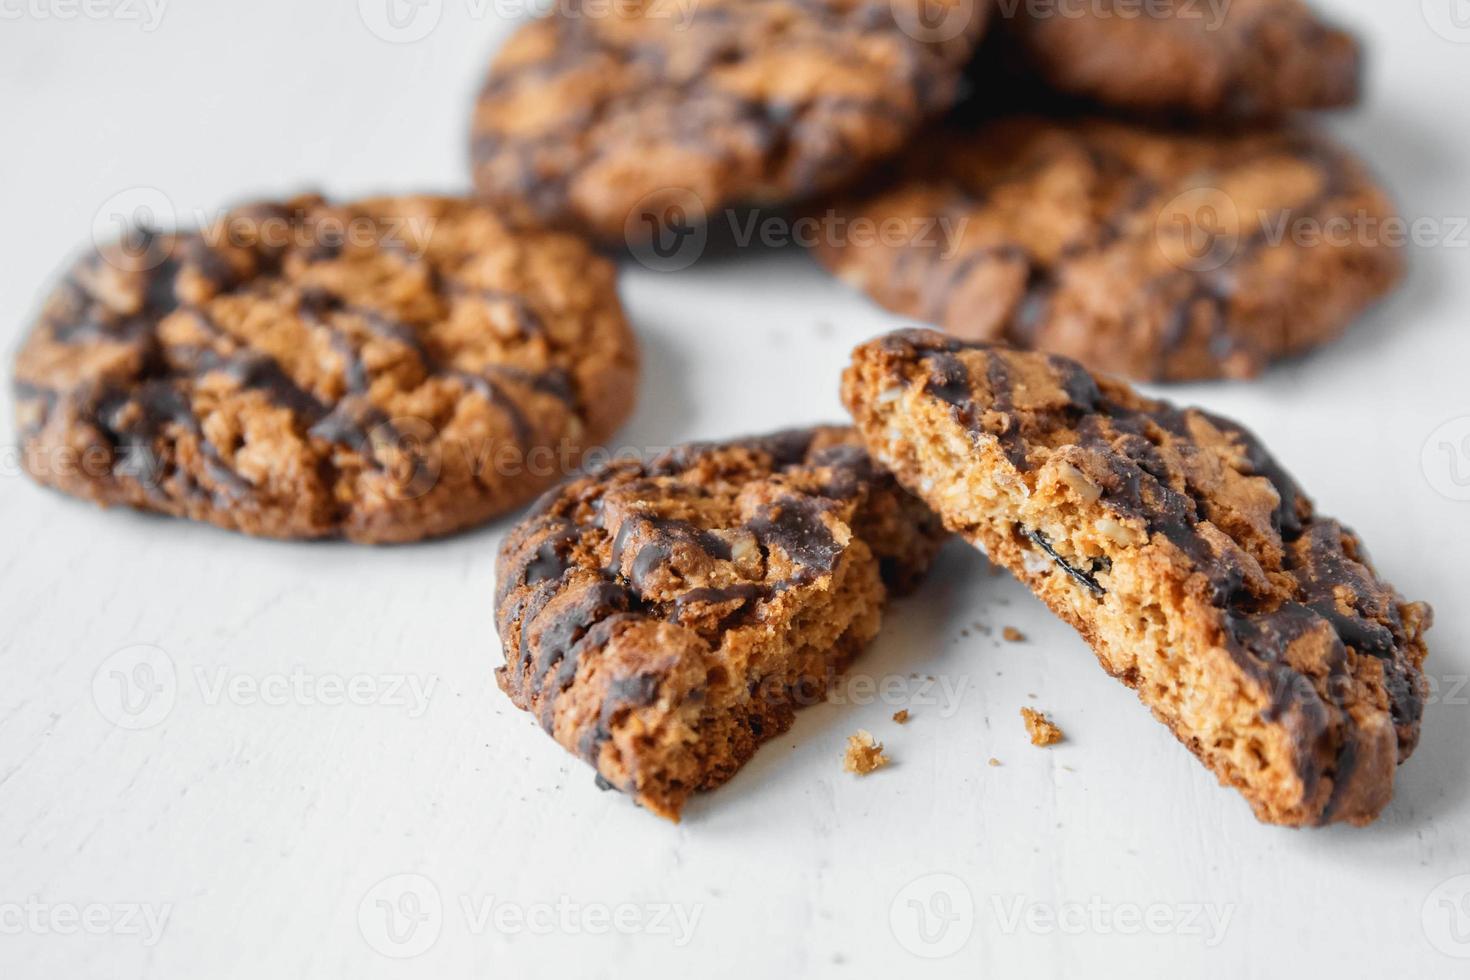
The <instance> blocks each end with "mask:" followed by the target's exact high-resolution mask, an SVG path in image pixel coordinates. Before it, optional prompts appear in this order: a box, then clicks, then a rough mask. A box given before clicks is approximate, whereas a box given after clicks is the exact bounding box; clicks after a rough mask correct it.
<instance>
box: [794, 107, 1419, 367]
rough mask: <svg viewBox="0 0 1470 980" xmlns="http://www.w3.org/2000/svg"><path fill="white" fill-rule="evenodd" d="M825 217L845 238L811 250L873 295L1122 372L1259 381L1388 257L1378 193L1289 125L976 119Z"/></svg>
mask: <svg viewBox="0 0 1470 980" xmlns="http://www.w3.org/2000/svg"><path fill="white" fill-rule="evenodd" d="M831 213H832V214H833V215H834V216H835V217H836V218H838V219H840V221H841V225H840V227H846V228H852V229H854V231H853V233H852V234H850V235H844V236H840V237H833V238H832V239H831V240H828V241H824V242H823V243H822V244H821V245H819V246H818V248H817V249H816V254H817V257H818V258H819V259H820V260H821V261H822V262H823V263H824V264H825V265H826V266H827V267H828V268H830V269H831V270H832V271H833V272H834V273H835V274H836V275H838V276H839V277H841V278H842V279H844V280H846V281H847V282H850V283H852V284H853V285H855V286H856V287H858V288H859V289H862V290H865V291H866V292H867V293H868V294H869V295H870V296H872V297H873V299H875V300H876V301H877V302H879V303H880V304H882V305H883V306H885V307H887V308H889V309H891V310H894V311H896V312H898V313H901V314H904V315H906V316H912V317H916V318H918V319H920V320H923V321H925V322H927V323H931V324H933V325H935V326H938V327H942V328H944V329H945V330H948V331H949V332H951V333H953V334H955V335H956V336H959V337H963V338H965V339H967V340H983V341H1003V342H1006V343H1009V344H1011V345H1013V346H1017V347H1023V348H1028V349H1039V350H1046V351H1050V352H1053V353H1059V354H1065V355H1067V356H1069V357H1074V358H1076V359H1078V360H1080V361H1082V362H1083V363H1084V364H1086V365H1087V366H1088V367H1091V368H1094V369H1096V370H1104V371H1111V372H1115V373H1118V374H1123V375H1127V376H1129V377H1133V378H1137V379H1140V380H1160V381H1172V380H1187V379H1201V378H1216V377H1229V378H1245V377H1250V376H1253V375H1255V374H1258V373H1259V372H1260V371H1261V370H1262V369H1263V368H1264V367H1265V366H1266V365H1267V364H1268V363H1270V362H1271V361H1273V360H1275V359H1278V358H1282V357H1287V356H1290V355H1293V354H1297V353H1300V352H1302V351H1305V350H1307V349H1309V348H1311V347H1314V346H1317V345H1319V344H1322V343H1324V342H1326V341H1329V340H1331V339H1333V338H1334V337H1336V336H1337V335H1338V334H1339V333H1341V332H1342V331H1343V330H1344V329H1345V328H1346V327H1347V325H1348V324H1349V323H1350V322H1351V321H1352V320H1353V319H1354V318H1355V317H1356V316H1358V314H1360V313H1361V312H1362V311H1363V310H1365V309H1366V308H1367V307H1368V306H1370V305H1371V304H1372V303H1373V302H1374V301H1376V300H1377V299H1379V298H1380V297H1382V296H1384V295H1385V294H1386V293H1388V292H1389V291H1390V290H1391V289H1392V288H1393V286H1394V285H1395V284H1396V283H1397V282H1398V280H1399V278H1400V276H1401V273H1402V265H1403V261H1402V257H1401V255H1400V252H1399V250H1398V249H1397V248H1395V247H1393V242H1392V240H1391V239H1385V237H1384V236H1383V235H1382V233H1381V232H1382V229H1383V227H1384V223H1385V222H1387V221H1388V220H1389V219H1391V218H1392V217H1393V215H1394V211H1393V206H1392V204H1391V202H1390V201H1389V200H1388V198H1387V196H1386V195H1385V194H1384V193H1383V192H1382V191H1381V190H1379V189H1378V187H1376V186H1375V185H1374V183H1373V182H1372V180H1371V179H1370V177H1369V176H1368V174H1367V173H1366V171H1365V170H1364V168H1363V166H1362V165H1361V164H1360V163H1359V162H1358V161H1356V160H1355V159H1353V158H1352V157H1351V156H1349V155H1348V154H1347V153H1346V152H1345V151H1343V150H1341V149H1339V148H1337V147H1335V146H1333V145H1332V144H1331V143H1329V142H1328V141H1327V140H1326V139H1324V138H1322V137H1321V136H1318V135H1316V134H1314V133H1312V132H1309V131H1307V130H1305V129H1296V128H1282V129H1270V130H1263V131H1256V132H1247V133H1239V134H1234V135H1232V134H1226V133H1218V132H1217V133H1200V132H1196V133H1190V132H1185V131H1180V130H1164V129H1156V128H1149V127H1145V126H1141V125H1134V124H1129V123H1121V122H1116V121H1110V120H1102V119H1060V118H1058V119H1047V118H1042V117H1036V116H1024V117H1008V118H1002V119H992V120H990V121H988V122H986V123H983V124H981V125H980V126H979V127H978V129H976V130H974V131H973V132H965V133H961V132H959V131H958V130H948V131H945V132H943V133H941V134H939V135H937V136H936V137H935V138H934V139H932V140H926V141H923V142H922V143H921V144H920V148H919V149H917V150H916V151H915V152H914V153H912V154H911V155H909V156H908V157H907V158H906V159H905V160H904V161H903V162H902V163H901V164H900V165H899V167H898V172H897V174H896V176H895V178H894V179H893V180H892V181H891V182H889V183H886V184H884V185H882V186H880V187H879V188H878V189H876V190H874V191H872V192H870V193H869V194H867V195H866V196H862V197H859V198H857V199H855V200H850V201H841V202H838V203H836V204H835V205H833V208H832V212H831ZM861 228H876V229H879V230H883V229H888V232H887V233H886V234H868V235H862V236H859V235H858V234H857V229H861Z"/></svg>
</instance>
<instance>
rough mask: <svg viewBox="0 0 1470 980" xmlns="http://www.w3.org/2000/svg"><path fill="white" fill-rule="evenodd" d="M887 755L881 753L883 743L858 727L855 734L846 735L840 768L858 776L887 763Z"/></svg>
mask: <svg viewBox="0 0 1470 980" xmlns="http://www.w3.org/2000/svg"><path fill="white" fill-rule="evenodd" d="M888 762H889V759H888V756H886V755H884V754H883V743H882V742H880V741H878V740H877V739H875V738H874V737H873V736H872V735H871V734H869V733H868V732H865V731H863V730H862V729H861V728H860V729H858V732H857V734H856V735H849V736H847V755H846V756H845V757H844V758H843V760H842V768H843V769H845V770H846V771H848V772H851V773H856V774H857V775H859V776H866V775H867V774H868V773H870V772H872V771H873V770H874V769H882V768H883V767H884V766H886V765H888Z"/></svg>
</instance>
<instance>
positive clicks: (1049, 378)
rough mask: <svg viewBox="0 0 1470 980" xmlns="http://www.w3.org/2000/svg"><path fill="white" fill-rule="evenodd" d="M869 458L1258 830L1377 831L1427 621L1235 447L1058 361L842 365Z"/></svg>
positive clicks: (1185, 412)
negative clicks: (1242, 805)
mask: <svg viewBox="0 0 1470 980" xmlns="http://www.w3.org/2000/svg"><path fill="white" fill-rule="evenodd" d="M843 397H844V400H845V402H846V403H847V405H848V407H849V409H850V410H851V411H852V413H853V415H854V417H855V418H856V419H857V423H858V427H859V430H860V431H861V432H862V433H863V436H864V440H865V442H866V443H867V445H868V447H869V449H870V451H871V452H872V453H873V454H874V458H876V459H877V460H879V461H880V462H881V463H883V464H884V465H886V466H888V467H889V468H890V469H891V470H892V471H893V472H894V474H895V475H896V476H897V477H898V479H899V481H900V482H901V483H902V484H903V485H904V486H906V487H909V488H910V489H911V490H913V491H915V492H916V493H917V494H918V495H919V496H921V497H922V498H923V499H924V500H925V501H926V502H928V503H929V504H930V505H931V506H932V507H933V508H934V510H935V511H936V512H937V513H938V514H939V515H940V517H941V518H942V519H943V520H944V522H945V525H946V526H947V527H948V528H949V529H950V530H952V531H954V532H956V533H958V534H960V535H961V536H963V537H964V538H965V539H967V540H969V541H970V542H971V543H973V544H975V545H977V546H978V547H980V548H981V549H982V550H983V551H985V552H986V553H987V554H988V555H989V556H990V558H991V559H992V560H993V561H995V562H997V563H999V564H1001V565H1003V566H1005V567H1006V568H1007V569H1009V570H1010V571H1011V572H1013V573H1014V574H1015V575H1016V576H1017V577H1018V578H1019V579H1021V581H1022V582H1024V583H1025V584H1026V585H1027V586H1029V587H1030V588H1031V589H1032V591H1034V592H1035V593H1036V594H1037V595H1038V596H1039V597H1040V598H1041V599H1042V600H1043V601H1045V602H1046V603H1047V605H1048V606H1049V607H1050V608H1051V609H1052V611H1053V612H1055V613H1056V614H1057V615H1059V616H1060V617H1061V618H1062V619H1064V620H1066V621H1067V622H1069V623H1070V624H1071V625H1072V626H1074V627H1075V628H1076V629H1077V630H1078V631H1079V632H1080V633H1081V634H1082V636H1083V637H1084V638H1085V639H1086V640H1087V641H1088V643H1089V644H1090V645H1091V646H1092V647H1093V650H1094V651H1095V652H1096V653H1097V656H1098V659H1099V660H1100V661H1101V663H1102V665H1103V666H1104V667H1105V668H1106V669H1107V670H1108V671H1109V672H1110V673H1111V674H1113V675H1114V676H1116V677H1118V678H1120V679H1121V680H1123V682H1124V683H1126V684H1127V685H1129V686H1130V687H1132V688H1134V689H1135V690H1136V691H1137V692H1138V695H1139V697H1140V699H1141V700H1142V701H1143V702H1144V703H1145V704H1147V705H1148V706H1149V707H1150V708H1151V709H1152V710H1153V712H1154V714H1155V716H1156V717H1157V718H1159V720H1160V721H1162V722H1164V724H1166V725H1168V726H1169V727H1170V728H1171V729H1172V730H1173V731H1174V733H1175V735H1177V736H1178V737H1179V739H1180V740H1181V741H1182V742H1183V743H1184V744H1185V745H1186V746H1188V747H1189V748H1190V750H1191V751H1193V752H1194V753H1195V754H1196V755H1197V756H1199V758H1200V759H1201V760H1202V761H1203V762H1204V763H1205V764H1206V765H1207V766H1209V767H1210V768H1211V769H1212V770H1213V771H1214V772H1215V774H1216V775H1217V776H1218V777H1219V778H1220V780H1221V782H1222V783H1224V784H1227V785H1231V786H1234V787H1235V788H1237V789H1238V790H1240V792H1241V793H1242V794H1243V795H1244V796H1245V797H1246V799H1247V800H1248V801H1249V802H1250V804H1251V806H1252V808H1253V809H1254V810H1255V813H1256V815H1257V817H1259V818H1260V819H1261V820H1263V821H1267V822H1271V823H1279V824H1287V825H1293V826H1306V825H1316V824H1325V823H1331V822H1334V821H1346V822H1350V823H1354V824H1363V823H1367V822H1369V821H1371V820H1373V819H1374V818H1375V817H1377V816H1378V814H1379V813H1380V812H1381V811H1382V809H1383V808H1384V806H1386V805H1387V803H1388V801H1389V799H1390V798H1391V796H1392V792H1393V780H1394V771H1395V768H1396V766H1397V765H1398V764H1399V763H1401V762H1403V761H1404V760H1405V759H1407V758H1408V757H1409V755H1410V753H1411V752H1412V751H1413V749H1414V746H1415V744H1416V742H1417V740H1418V737H1419V726H1420V718H1421V713H1422V710H1423V704H1424V698H1425V695H1426V690H1427V689H1426V681H1425V677H1424V673H1423V662H1424V658H1425V653H1426V651H1425V646H1424V638H1423V634H1424V632H1425V630H1427V629H1428V627H1429V625H1430V622H1431V619H1432V616H1431V612H1430V610H1429V607H1428V606H1426V605H1424V604H1423V603H1411V602H1406V601H1405V600H1404V599H1403V598H1402V597H1401V596H1400V595H1399V594H1398V593H1397V592H1396V591H1395V590H1394V589H1393V588H1392V586H1390V585H1389V584H1387V583H1386V582H1384V581H1383V580H1382V579H1381V578H1379V577H1378V575H1377V573H1376V572H1375V571H1374V569H1373V566H1372V564H1371V563H1370V562H1369V559H1368V556H1367V554H1366V551H1365V550H1364V548H1363V546H1362V543H1361V542H1360V541H1359V540H1358V538H1357V537H1356V536H1355V535H1354V534H1353V533H1352V532H1351V531H1350V530H1348V529H1346V528H1344V527H1343V526H1342V525H1340V524H1339V523H1337V522H1336V521H1334V520H1333V519H1331V518H1329V517H1324V516H1323V515H1320V514H1318V513H1317V512H1316V511H1315V509H1314V508H1313V506H1312V503H1311V502H1310V501H1309V500H1308V499H1307V497H1306V496H1305V495H1304V494H1303V493H1302V492H1301V490H1300V488H1298V487H1297V486H1296V484H1295V483H1294V482H1293V481H1292V479H1291V477H1290V476H1288V475H1287V473H1286V472H1285V471H1284V470H1283V469H1282V468H1281V466H1280V464H1278V463H1277V462H1276V461H1275V460H1274V459H1273V458H1272V457H1271V455H1270V454H1269V453H1268V452H1267V451H1266V449H1265V448H1264V447H1263V446H1262V445H1261V443H1260V442H1259V441H1258V440H1257V439H1256V438H1255V437H1254V436H1252V435H1251V434H1250V433H1249V432H1247V431H1246V430H1245V429H1243V428H1241V427H1240V426H1239V425H1236V424H1234V423H1232V422H1230V421H1228V420H1226V419H1222V418H1218V417H1216V416H1213V415H1210V414H1208V413H1206V412H1203V411H1201V410H1198V409H1192V408H1185V409H1180V408H1176V407H1174V406H1172V405H1170V404H1169V403H1167V402H1162V401H1154V400H1150V399H1147V398H1144V397H1142V396H1140V395H1139V394H1137V393H1136V392H1134V391H1133V390H1132V389H1131V388H1130V387H1128V386H1127V385H1126V384H1124V383H1122V382H1120V381H1116V380H1113V379H1109V378H1104V377H1096V376H1094V375H1092V374H1090V373H1088V372H1087V371H1086V370H1084V369H1083V368H1082V367H1081V366H1079V365H1078V364H1077V363H1076V362H1073V361H1070V360H1068V359H1066V358H1061V357H1055V356H1049V355H1044V354H1038V353H1033V352H1022V351H1015V350H1007V349H1002V348H998V347H992V346H989V345H984V344H968V343H964V342H961V341H959V340H956V339H955V338H953V337H948V336H946V335H944V334H940V333H936V332H933V331H925V330H910V331H901V332H899V333H895V334H891V335H889V336H886V337H882V338H879V339H877V340H874V341H871V342H869V343H868V344H865V345H864V346H862V347H860V348H858V350H857V351H856V352H855V354H854V359H853V364H852V366H851V367H850V368H849V369H848V372H847V374H846V376H845V378H844V387H843Z"/></svg>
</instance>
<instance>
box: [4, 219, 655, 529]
mask: <svg viewBox="0 0 1470 980" xmlns="http://www.w3.org/2000/svg"><path fill="white" fill-rule="evenodd" d="M637 373H638V357H637V349H636V347H635V344H634V340H633V336H632V334H631V332H630V331H629V329H628V325H627V322H626V321H625V320H624V318H623V312H622V307H621V305H620V304H619V302H618V297H617V292H616V289H615V283H614V270H613V267H612V266H611V264H610V263H608V262H606V261H604V260H602V259H599V258H597V257H595V256H594V255H593V254H592V252H591V251H590V250H589V249H588V247H587V246H586V245H585V244H584V243H582V242H581V241H579V240H577V239H575V238H572V237H570V236H567V235H562V234H548V233H544V232H534V231H518V230H515V229H513V228H512V227H510V226H508V225H507V224H505V223H504V222H503V221H502V220H501V219H500V218H499V217H497V215H496V214H495V213H494V212H492V211H490V210H488V209H486V208H484V207H481V206H478V205H475V204H471V203H467V202H464V201H457V200H451V199H447V198H432V197H404V198H381V199H376V200H367V201H361V202H358V203H355V204H345V205H333V204H329V203H327V202H326V201H323V200H322V199H320V198H317V197H300V198H296V199H294V200H290V201H286V202H284V203H280V204H258V205H252V206H248V207H242V208H238V209H236V210H233V211H230V212H228V213H227V214H226V215H224V216H223V217H222V218H221V219H220V220H219V221H217V222H216V223H214V224H213V225H211V226H209V227H206V228H203V229H200V230H198V231H192V232H177V233H162V232H155V231H151V230H149V229H146V228H142V229H134V230H133V231H132V232H131V233H129V235H128V236H126V237H125V238H124V239H123V240H122V241H120V242H118V243H116V244H114V245H111V246H108V247H105V248H103V249H101V250H100V251H98V252H95V253H93V254H89V255H87V256H84V257H83V258H82V259H80V260H79V261H78V262H77V263H76V264H75V265H73V266H72V267H71V269H70V270H69V271H68V272H67V274H66V276H65V277H64V278H63V280H62V282H61V284H60V286H59V287H58V288H57V289H56V291H55V292H54V293H53V294H52V295H51V296H50V298H49V299H48V300H47V301H46V303H45V306H44V308H43V310H42V312H41V316H40V319H39V321H38V322H37V323H36V324H35V326H34V328H33V330H32V332H31V334H30V336H29V338H28V339H27V340H26V342H25V345H24V347H23V348H22V349H21V351H20V355H19V357H18V358H17V360H16V365H15V391H16V398H17V401H18V403H19V406H18V411H17V416H18V418H19V419H20V430H21V431H20V437H21V440H22V442H23V445H24V451H25V456H24V460H25V465H26V468H27V470H28V471H29V472H30V474H31V475H32V476H33V477H35V478H36V479H37V480H38V481H40V482H42V483H45V484H47V485H50V486H53V487H56V488H57V489H59V490H62V491H64V492H66V493H69V494H73V495H75V496H78V497H83V498H85V499H88V500H92V501H95V502H96V503H99V504H103V505H113V504H122V505H126V506H131V507H136V508H140V509H143V510H151V511H158V512H161V513H165V514H172V515H175V516H179V517H188V518H192V519H194V520H199V521H207V522H209V523H211V524H216V525H219V526H221V527H225V528H230V529H233V530H237V531H243V532H245V533H247V534H256V535H264V536H268V537H277V538H320V537H332V536H342V537H346V538H350V539H352V540H354V541H364V542H392V541H412V540H416V539H419V538H424V537H429V536H433V535H438V534H446V533H449V532H452V531H456V530H459V529H461V528H465V527H468V526H470V525H473V524H478V523H480V522H482V521H485V520H487V519H489V518H491V517H493V516H495V515H497V514H501V513H504V512H505V511H507V510H510V509H512V508H514V507H516V506H519V505H520V504H523V503H525V502H526V501H528V500H531V499H533V498H534V497H535V496H536V495H537V494H539V493H540V492H542V491H543V490H545V489H546V488H547V487H548V486H550V485H552V484H553V483H555V482H556V481H557V480H558V479H561V478H562V477H563V476H565V474H566V473H567V472H569V471H574V469H575V467H576V466H577V465H578V462H579V460H580V458H581V454H582V452H583V450H584V449H585V448H586V447H587V446H590V445H595V444H596V443H598V442H599V441H600V440H602V439H604V438H606V437H607V436H609V435H611V434H612V432H613V430H614V429H615V428H616V427H617V426H618V425H619V424H620V423H621V422H622V421H623V419H624V418H625V417H626V416H627V415H628V413H629V411H631V409H632V404H633V391H634V385H635V382H636V378H637Z"/></svg>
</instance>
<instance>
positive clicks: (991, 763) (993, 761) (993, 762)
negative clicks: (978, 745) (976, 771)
mask: <svg viewBox="0 0 1470 980" xmlns="http://www.w3.org/2000/svg"><path fill="white" fill-rule="evenodd" d="M986 765H988V766H992V767H994V766H998V765H1000V760H999V759H997V758H996V757H995V756H991V757H990V761H989V762H987V763H986Z"/></svg>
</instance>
